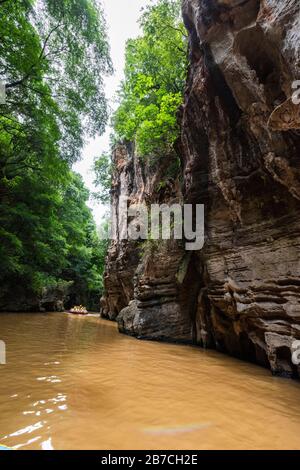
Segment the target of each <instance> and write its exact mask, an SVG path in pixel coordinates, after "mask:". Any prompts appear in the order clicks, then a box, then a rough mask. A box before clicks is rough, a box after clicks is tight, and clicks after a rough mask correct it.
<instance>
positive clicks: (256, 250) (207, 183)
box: [103, 0, 300, 377]
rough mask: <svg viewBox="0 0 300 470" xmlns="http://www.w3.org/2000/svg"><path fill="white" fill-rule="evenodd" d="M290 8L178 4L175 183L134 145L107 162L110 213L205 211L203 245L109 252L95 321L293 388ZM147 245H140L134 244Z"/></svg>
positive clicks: (296, 9)
mask: <svg viewBox="0 0 300 470" xmlns="http://www.w3.org/2000/svg"><path fill="white" fill-rule="evenodd" d="M299 13H300V5H299V2H298V1H296V0H294V1H287V0H281V1H277V0H276V1H274V0H265V1H258V0H249V1H246V2H240V1H217V0H213V1H211V2H207V1H205V0H184V2H183V17H184V21H185V24H186V27H187V29H188V31H189V38H190V59H191V64H190V70H189V76H188V83H187V88H186V93H185V101H184V105H183V106H182V109H181V110H180V113H179V119H180V122H181V137H180V141H179V144H178V152H179V154H180V158H181V162H182V174H181V175H179V177H180V176H181V178H182V181H183V184H182V189H181V186H180V184H179V179H180V178H178V179H177V178H170V179H169V180H168V181H167V185H166V186H165V187H164V188H160V189H159V190H158V186H157V183H158V182H159V181H160V179H161V175H162V174H164V172H165V168H166V166H165V165H168V164H169V162H168V158H166V159H164V158H162V159H161V160H160V161H159V162H158V163H157V164H156V166H154V167H151V165H150V164H148V163H147V162H145V161H140V159H138V156H137V155H136V152H135V150H134V146H130V147H126V146H119V147H118V148H117V149H116V151H115V155H114V159H115V163H116V165H115V167H116V171H115V178H114V187H113V205H114V208H115V210H116V211H117V207H118V200H119V198H120V196H121V195H126V196H129V198H130V201H135V200H138V201H143V202H146V203H147V204H150V203H153V202H160V203H172V202H174V201H179V202H186V203H193V204H195V203H200V204H205V208H206V218H205V220H206V243H205V247H204V249H203V250H201V251H199V252H193V253H186V252H185V250H184V246H183V245H181V244H180V242H171V241H170V242H163V243H161V244H159V243H150V242H149V243H148V245H147V244H145V243H144V244H141V243H139V242H129V241H120V240H118V238H117V240H116V241H115V242H113V244H112V246H111V248H110V251H109V257H108V263H107V272H106V279H105V284H106V296H105V298H104V299H103V313H104V315H105V316H107V317H109V318H111V319H116V318H117V319H118V322H119V327H120V330H121V331H122V332H125V333H127V334H131V335H134V336H137V337H141V338H149V339H165V340H173V341H186V342H194V343H197V344H199V345H200V346H203V347H209V348H216V349H218V350H220V351H223V352H225V353H228V354H231V355H234V356H237V357H240V358H243V359H245V360H248V361H253V362H256V363H258V364H261V365H264V366H266V367H269V368H271V370H272V371H273V373H275V374H279V375H283V376H293V377H299V373H300V369H299V367H297V366H296V365H294V364H293V362H292V359H291V356H292V351H293V344H294V341H295V340H299V339H300V320H299V319H300V302H299V301H300V170H299V168H300V167H299V155H300V134H299V130H298V129H299V113H298V110H296V109H294V107H293V106H296V105H294V104H293V102H292V95H293V91H294V89H293V83H294V81H296V80H299V79H300V67H299V56H300V51H299V44H300V38H299V36H300V29H299ZM145 245H146V246H145Z"/></svg>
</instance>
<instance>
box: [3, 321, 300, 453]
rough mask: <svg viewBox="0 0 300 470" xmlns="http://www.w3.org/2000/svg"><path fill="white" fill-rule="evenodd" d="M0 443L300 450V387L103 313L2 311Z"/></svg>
mask: <svg viewBox="0 0 300 470" xmlns="http://www.w3.org/2000/svg"><path fill="white" fill-rule="evenodd" d="M0 340H2V341H5V343H6V354H7V358H6V359H7V363H6V365H0V445H5V446H8V447H12V448H14V449H45V450H48V449H157V450H158V449H161V450H163V449H299V448H300V406H299V402H300V384H299V383H297V382H292V381H289V380H284V379H280V378H274V377H272V376H271V375H270V373H269V372H268V371H266V370H264V369H262V368H260V367H257V366H254V365H249V364H246V363H243V362H240V361H238V360H235V359H231V358H229V357H226V356H223V355H221V354H218V353H216V352H206V351H203V350H201V349H198V348H193V347H189V346H178V345H170V344H159V343H152V342H140V341H137V340H135V339H133V338H128V337H126V336H122V335H119V334H118V332H117V328H116V325H115V324H114V323H110V322H106V321H104V320H100V319H99V318H97V317H96V316H89V317H76V316H71V315H66V314H48V315H41V314H18V315H15V314H1V315H0Z"/></svg>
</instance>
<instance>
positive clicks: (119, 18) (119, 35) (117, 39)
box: [74, 0, 148, 224]
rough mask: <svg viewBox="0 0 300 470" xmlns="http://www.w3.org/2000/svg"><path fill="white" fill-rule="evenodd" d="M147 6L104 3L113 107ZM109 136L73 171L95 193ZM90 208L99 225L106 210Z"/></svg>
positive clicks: (93, 144)
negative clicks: (98, 162)
mask: <svg viewBox="0 0 300 470" xmlns="http://www.w3.org/2000/svg"><path fill="white" fill-rule="evenodd" d="M147 3H148V1H147V0H102V4H103V6H104V10H105V15H106V20H107V25H108V34H109V41H110V46H111V57H112V60H113V64H114V70H115V73H114V75H113V76H112V77H109V78H107V79H106V94H107V98H108V99H109V102H110V106H112V107H115V104H114V98H115V94H116V90H117V89H118V86H119V83H120V81H121V80H122V77H123V70H124V65H125V64H124V59H125V43H126V40H127V39H129V38H134V37H136V36H138V34H139V26H138V22H137V21H138V18H139V16H140V11H141V8H142V7H143V6H145V5H146V4H147ZM110 133H111V129H109V128H107V131H106V133H105V135H103V136H102V137H98V138H96V139H94V140H92V141H90V142H89V144H88V145H87V146H86V147H85V149H84V151H83V159H82V161H80V162H79V163H77V164H76V165H74V170H75V171H77V172H78V173H80V174H81V175H82V177H83V179H84V182H85V184H86V185H87V187H88V188H89V189H90V190H91V191H93V190H95V188H94V186H93V174H92V171H91V167H92V165H93V160H94V157H95V156H97V155H101V153H102V152H103V151H107V150H108V149H109V135H110ZM91 207H92V209H93V212H94V216H95V220H96V223H97V224H99V223H100V222H101V218H102V216H103V214H104V212H105V210H104V208H103V207H102V206H100V205H95V203H93V204H91Z"/></svg>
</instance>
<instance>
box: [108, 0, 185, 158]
mask: <svg viewBox="0 0 300 470" xmlns="http://www.w3.org/2000/svg"><path fill="white" fill-rule="evenodd" d="M140 25H141V29H142V35H141V36H140V37H138V38H137V39H132V40H129V41H128V43H127V47H126V65H125V79H124V81H123V83H122V85H121V88H120V91H119V100H120V106H119V108H118V110H117V112H116V113H115V115H114V118H113V124H114V130H115V134H116V136H115V137H116V139H117V140H128V141H135V142H136V144H137V148H138V151H139V154H140V155H141V156H147V155H150V154H151V155H159V156H161V155H162V154H168V153H169V152H170V150H171V149H172V147H173V144H174V142H175V140H176V139H177V137H178V124H177V118H176V115H177V109H178V107H179V105H180V104H181V103H182V101H183V90H184V85H185V79H186V70H187V37H186V30H185V27H184V25H183V23H182V17H181V1H179V0H158V1H157V2H155V4H154V5H153V4H150V5H149V6H148V7H147V8H145V10H144V12H143V14H142V16H141V19H140Z"/></svg>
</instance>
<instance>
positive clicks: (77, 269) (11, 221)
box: [0, 0, 112, 308]
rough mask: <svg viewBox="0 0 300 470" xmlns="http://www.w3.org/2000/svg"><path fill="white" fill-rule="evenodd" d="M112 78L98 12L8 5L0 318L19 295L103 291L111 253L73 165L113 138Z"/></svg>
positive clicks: (68, 5) (85, 1)
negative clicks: (96, 143) (109, 129)
mask: <svg viewBox="0 0 300 470" xmlns="http://www.w3.org/2000/svg"><path fill="white" fill-rule="evenodd" d="M111 69H112V67H111V61H110V57H109V46H108V42H107V36H106V26H105V21H104V17H103V12H102V10H101V8H100V7H99V2H96V1H94V0H60V1H59V2H58V1H56V0H6V1H2V2H0V80H1V81H2V82H4V84H5V88H6V103H5V104H0V239H1V243H0V252H1V270H0V285H1V288H0V308H1V306H5V304H6V303H7V299H9V296H11V295H14V292H15V288H16V286H18V289H19V290H21V291H22V292H26V293H27V294H28V296H29V295H30V294H32V295H33V294H41V292H42V291H44V290H45V289H47V288H49V287H53V286H56V285H59V284H60V285H61V284H64V283H67V284H69V285H71V284H73V289H74V291H75V290H76V292H77V294H78V296H79V297H80V295H85V296H86V295H87V292H92V291H98V292H99V291H100V288H101V269H102V268H103V264H104V260H103V257H104V253H103V247H102V246H101V242H100V241H99V239H98V236H97V231H96V227H95V223H94V221H93V217H92V214H91V211H90V209H88V207H87V200H88V197H89V195H88V191H87V190H86V188H85V187H84V185H83V182H82V180H81V178H80V177H79V176H78V175H76V174H74V173H73V172H72V170H71V165H72V164H73V163H74V162H75V161H76V160H78V159H79V158H80V156H81V150H82V146H83V144H84V139H85V137H86V136H94V135H96V134H101V133H102V132H103V131H104V128H105V124H106V122H107V118H108V109H107V102H106V99H105V95H104V87H103V78H104V77H105V75H107V74H109V73H110V72H111ZM101 263H102V264H101Z"/></svg>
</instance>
